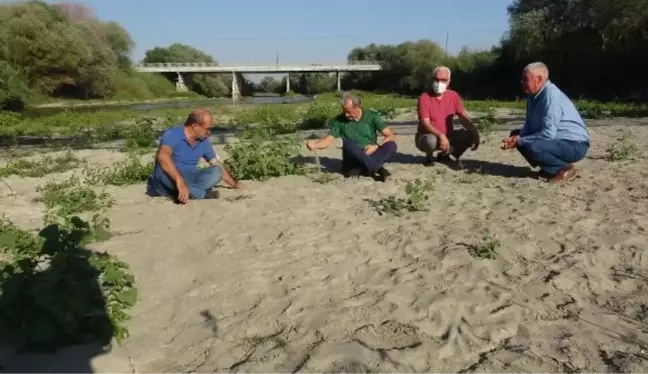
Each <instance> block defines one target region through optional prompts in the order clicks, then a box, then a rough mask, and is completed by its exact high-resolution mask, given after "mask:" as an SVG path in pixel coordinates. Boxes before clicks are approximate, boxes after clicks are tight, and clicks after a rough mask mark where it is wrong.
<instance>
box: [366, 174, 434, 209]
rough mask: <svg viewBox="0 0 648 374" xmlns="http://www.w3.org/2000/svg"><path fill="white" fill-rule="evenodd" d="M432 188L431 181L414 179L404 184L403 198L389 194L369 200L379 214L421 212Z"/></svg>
mask: <svg viewBox="0 0 648 374" xmlns="http://www.w3.org/2000/svg"><path fill="white" fill-rule="evenodd" d="M433 189H434V186H433V185H432V182H430V181H427V180H426V181H423V180H420V179H418V178H417V179H414V180H413V181H410V182H407V184H406V185H405V194H406V197H405V198H401V197H398V198H397V197H394V196H389V197H387V198H383V199H380V200H378V201H370V204H371V205H372V206H373V207H374V208H375V209H376V211H377V212H378V214H379V215H384V214H393V215H396V216H401V215H402V213H403V211H408V212H421V211H426V210H427V207H426V205H427V202H428V200H429V193H430V192H431V191H432V190H433Z"/></svg>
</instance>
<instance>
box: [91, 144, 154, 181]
mask: <svg viewBox="0 0 648 374" xmlns="http://www.w3.org/2000/svg"><path fill="white" fill-rule="evenodd" d="M152 173H153V162H152V161H151V162H144V161H142V158H141V157H140V156H139V154H138V153H137V152H131V153H129V154H128V157H127V158H126V160H124V161H122V162H119V163H116V164H114V165H111V166H108V167H98V168H89V169H85V170H84V171H83V175H84V177H85V180H86V182H88V183H89V184H92V185H113V186H126V185H131V184H136V183H141V182H144V181H146V180H147V179H148V177H149V176H150V175H151V174H152Z"/></svg>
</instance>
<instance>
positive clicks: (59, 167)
mask: <svg viewBox="0 0 648 374" xmlns="http://www.w3.org/2000/svg"><path fill="white" fill-rule="evenodd" d="M82 165H85V161H84V160H80V159H79V158H77V157H76V156H75V155H74V154H73V153H72V151H68V152H66V153H65V154H64V155H63V156H59V157H52V156H44V157H41V158H40V159H36V160H33V159H27V158H20V159H17V160H12V161H9V162H8V163H7V164H6V165H5V166H3V167H1V168H0V177H7V176H10V175H18V176H21V177H42V176H45V175H47V174H51V173H62V172H66V171H68V170H72V169H75V168H78V167H80V166H82Z"/></svg>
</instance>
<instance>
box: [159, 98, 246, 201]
mask: <svg viewBox="0 0 648 374" xmlns="http://www.w3.org/2000/svg"><path fill="white" fill-rule="evenodd" d="M213 125H214V119H213V117H212V114H211V113H210V112H209V111H208V110H206V109H197V110H195V111H193V112H192V113H191V114H189V116H188V117H187V120H186V121H185V123H184V126H183V125H179V126H175V127H172V128H170V129H168V130H166V131H165V132H164V134H162V137H161V139H160V145H159V147H158V151H157V154H156V158H155V167H154V168H153V175H151V177H149V179H148V184H147V188H146V193H147V194H148V195H150V196H170V197H173V198H175V199H177V201H178V202H180V203H183V204H184V203H186V202H187V201H188V200H189V199H196V200H199V199H205V198H216V197H217V196H218V194H217V193H216V191H212V188H213V187H215V186H216V185H217V184H218V183H219V182H220V181H221V179H223V180H224V181H225V182H226V183H227V184H229V185H230V186H232V187H233V188H241V184H240V183H239V182H237V181H236V180H234V178H232V176H231V175H230V174H229V172H228V171H227V169H225V166H224V165H222V164H221V163H220V162H219V161H218V158H217V156H216V152H214V149H213V148H212V145H211V143H210V142H209V138H208V136H209V133H210V132H211V129H212V127H213ZM201 157H202V158H204V159H205V160H207V161H208V162H209V164H210V166H209V167H205V168H199V167H198V160H199V159H200V158H201Z"/></svg>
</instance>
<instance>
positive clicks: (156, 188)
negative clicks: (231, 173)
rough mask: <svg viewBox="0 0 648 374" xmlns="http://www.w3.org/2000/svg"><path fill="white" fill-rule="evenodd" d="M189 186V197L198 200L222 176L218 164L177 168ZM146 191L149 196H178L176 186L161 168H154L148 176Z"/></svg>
mask: <svg viewBox="0 0 648 374" xmlns="http://www.w3.org/2000/svg"><path fill="white" fill-rule="evenodd" d="M178 171H179V172H180V174H181V175H182V178H183V179H184V180H185V183H186V184H187V187H189V197H190V198H191V199H195V200H200V199H203V198H205V194H206V193H207V191H209V190H211V189H212V188H214V187H215V186H216V185H217V184H218V183H219V182H220V181H221V178H222V171H221V168H220V166H210V167H207V168H194V169H188V170H178ZM146 193H147V194H148V195H150V196H173V197H175V198H177V197H178V188H177V187H176V184H175V182H174V181H173V180H171V178H169V176H168V175H167V174H166V173H165V172H164V171H163V170H162V168H160V169H159V171H158V170H155V171H154V172H153V175H151V177H149V179H148V183H147V186H146Z"/></svg>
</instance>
